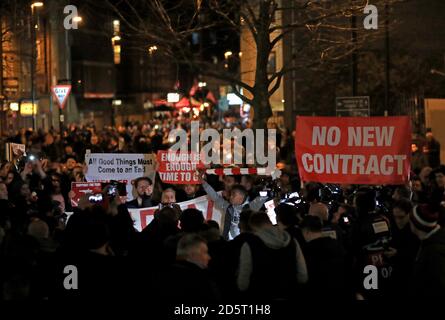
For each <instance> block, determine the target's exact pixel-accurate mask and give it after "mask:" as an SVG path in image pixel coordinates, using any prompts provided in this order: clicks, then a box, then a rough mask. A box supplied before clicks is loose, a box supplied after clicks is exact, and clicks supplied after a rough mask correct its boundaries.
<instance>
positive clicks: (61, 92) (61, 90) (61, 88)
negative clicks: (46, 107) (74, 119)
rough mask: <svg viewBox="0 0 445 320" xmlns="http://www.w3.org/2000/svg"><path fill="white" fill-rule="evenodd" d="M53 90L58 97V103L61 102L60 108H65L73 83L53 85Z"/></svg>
mask: <svg viewBox="0 0 445 320" xmlns="http://www.w3.org/2000/svg"><path fill="white" fill-rule="evenodd" d="M51 91H52V93H53V95H54V97H55V98H56V101H57V103H58V104H59V107H60V109H63V108H64V106H65V103H66V102H67V100H68V99H67V98H68V96H69V94H70V92H71V85H70V84H67V85H57V86H52V87H51Z"/></svg>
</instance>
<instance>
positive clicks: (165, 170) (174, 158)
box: [158, 150, 203, 184]
mask: <svg viewBox="0 0 445 320" xmlns="http://www.w3.org/2000/svg"><path fill="white" fill-rule="evenodd" d="M199 159H200V157H199V154H197V153H194V152H171V151H165V150H161V151H158V163H159V176H160V177H161V180H162V181H163V182H164V183H171V184H200V183H201V182H200V181H199V177H198V174H197V172H196V170H197V169H198V168H202V167H203V165H202V163H201V162H200V160H199Z"/></svg>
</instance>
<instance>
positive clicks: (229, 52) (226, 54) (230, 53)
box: [224, 51, 233, 59]
mask: <svg viewBox="0 0 445 320" xmlns="http://www.w3.org/2000/svg"><path fill="white" fill-rule="evenodd" d="M232 54H233V53H232V51H226V52H224V58H226V59H229V57H231V56H232Z"/></svg>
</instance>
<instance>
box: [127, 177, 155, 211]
mask: <svg viewBox="0 0 445 320" xmlns="http://www.w3.org/2000/svg"><path fill="white" fill-rule="evenodd" d="M134 188H135V189H136V193H137V196H136V198H135V199H133V200H131V201H129V202H127V208H128V209H134V208H148V207H152V206H154V205H155V203H154V201H153V200H152V194H153V182H152V181H151V179H150V178H148V177H140V178H137V179H136V180H135V181H134Z"/></svg>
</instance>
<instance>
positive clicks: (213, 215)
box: [128, 196, 224, 231]
mask: <svg viewBox="0 0 445 320" xmlns="http://www.w3.org/2000/svg"><path fill="white" fill-rule="evenodd" d="M178 205H179V206H180V207H181V209H182V210H185V209H187V208H195V209H198V210H201V211H202V214H203V215H204V219H205V220H215V221H216V222H218V223H219V226H220V228H222V226H223V218H224V215H223V212H222V211H221V210H220V209H219V208H217V207H215V204H214V202H213V201H212V200H211V199H210V198H209V197H208V196H202V197H198V198H195V199H192V200H189V201H184V202H179V203H178ZM157 209H159V207H157V206H156V207H149V208H140V209H128V211H129V212H130V215H131V218H132V219H133V221H134V227H135V228H136V230H138V231H142V230H143V229H144V228H145V227H146V226H147V225H148V224H149V223H150V222H151V221H152V220H153V218H154V213H155V211H156V210H157Z"/></svg>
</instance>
